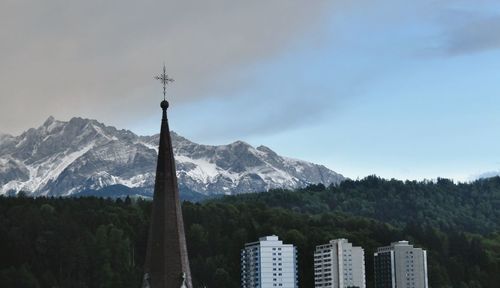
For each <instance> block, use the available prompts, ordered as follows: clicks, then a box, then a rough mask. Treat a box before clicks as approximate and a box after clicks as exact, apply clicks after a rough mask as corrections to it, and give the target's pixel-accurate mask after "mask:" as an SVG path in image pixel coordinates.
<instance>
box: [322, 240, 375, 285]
mask: <svg viewBox="0 0 500 288" xmlns="http://www.w3.org/2000/svg"><path fill="white" fill-rule="evenodd" d="M314 287H316V288H319V287H321V288H325V287H327V288H346V287H359V288H365V287H366V281H365V252H364V250H363V248H361V247H355V246H352V244H351V243H349V242H348V241H347V240H346V239H336V240H331V241H330V242H329V243H328V244H324V245H319V246H316V251H315V252H314Z"/></svg>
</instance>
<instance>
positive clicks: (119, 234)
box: [0, 177, 500, 288]
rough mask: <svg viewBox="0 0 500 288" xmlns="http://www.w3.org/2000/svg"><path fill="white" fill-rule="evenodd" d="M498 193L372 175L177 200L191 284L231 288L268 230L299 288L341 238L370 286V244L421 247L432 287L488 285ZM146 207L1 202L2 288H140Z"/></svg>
mask: <svg viewBox="0 0 500 288" xmlns="http://www.w3.org/2000/svg"><path fill="white" fill-rule="evenodd" d="M499 193H500V179H499V178H493V179H489V180H481V181H478V182H475V183H472V184H459V185H455V184H453V183H451V182H450V181H447V180H440V181H437V182H436V183H428V182H425V183H419V182H399V181H386V180H382V179H379V178H376V177H369V178H366V179H363V180H360V181H347V182H344V183H343V184H342V185H341V186H339V187H329V188H325V187H324V186H322V185H317V186H311V187H309V188H308V189H302V190H299V191H293V192H292V191H271V192H270V193H262V194H248V195H242V196H236V197H227V198H223V199H218V200H211V201H208V202H204V203H195V204H194V203H189V202H185V203H184V204H183V212H184V218H185V225H186V233H187V242H188V249H189V256H190V261H191V269H192V273H193V276H194V280H195V287H203V286H206V287H218V288H220V287H227V288H230V287H239V278H240V276H239V273H240V271H239V269H240V267H239V258H240V249H241V248H242V247H243V245H244V243H245V242H250V241H255V240H256V239H257V238H258V237H260V236H264V235H270V234H276V235H278V236H280V238H282V239H283V240H284V241H285V242H286V243H293V244H295V245H297V246H298V252H299V273H300V275H299V281H300V282H299V284H300V287H304V288H307V287H313V255H312V253H313V250H314V247H315V245H318V244H323V243H326V242H327V241H328V240H330V239H333V238H340V237H343V238H348V239H349V240H350V241H351V242H353V243H354V244H355V245H361V246H363V247H364V249H365V257H366V268H367V271H366V272H367V284H368V287H373V285H372V284H373V256H372V255H373V252H374V250H375V249H376V247H379V246H384V245H387V244H389V243H390V242H391V241H396V240H402V239H406V240H410V241H411V242H412V243H413V244H415V245H417V246H420V247H423V248H425V249H427V250H428V251H429V255H428V258H429V259H428V260H429V284H430V286H431V287H459V288H467V287H470V288H476V287H478V288H479V287H491V288H496V287H498V283H500V233H498V231H499V229H498V225H500V224H499V218H498V211H497V210H498V203H499V202H498V199H499ZM150 204H151V203H150V202H148V201H142V200H138V201H131V200H130V199H125V200H120V199H119V200H116V201H115V200H110V199H98V198H37V199H33V198H26V197H18V198H8V197H0V259H1V261H0V287H135V288H136V287H140V279H141V270H142V264H143V261H144V258H145V257H144V252H145V248H146V236H147V229H148V222H149V215H150V208H151V205H150ZM380 210H382V211H380ZM358 215H361V216H358ZM370 218H373V219H370Z"/></svg>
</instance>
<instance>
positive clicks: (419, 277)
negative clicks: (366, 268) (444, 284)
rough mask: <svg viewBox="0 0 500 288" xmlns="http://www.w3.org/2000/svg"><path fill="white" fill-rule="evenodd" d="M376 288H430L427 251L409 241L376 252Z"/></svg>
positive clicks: (395, 243) (381, 248) (393, 244)
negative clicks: (415, 246)
mask: <svg viewBox="0 0 500 288" xmlns="http://www.w3.org/2000/svg"><path fill="white" fill-rule="evenodd" d="M374 268H375V288H428V287H429V286H428V284H427V251H425V250H423V249H421V248H414V247H413V245H410V244H409V243H408V241H399V242H394V243H391V245H390V246H386V247H380V248H378V249H377V252H375V259H374Z"/></svg>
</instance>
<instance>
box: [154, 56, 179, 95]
mask: <svg viewBox="0 0 500 288" xmlns="http://www.w3.org/2000/svg"><path fill="white" fill-rule="evenodd" d="M154 78H155V79H156V80H160V81H161V83H163V100H166V95H167V85H168V83H169V82H174V79H172V78H169V77H168V75H167V69H166V68H165V63H164V64H163V73H162V74H161V75H159V76H155V77H154Z"/></svg>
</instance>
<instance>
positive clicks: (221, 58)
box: [0, 0, 348, 133]
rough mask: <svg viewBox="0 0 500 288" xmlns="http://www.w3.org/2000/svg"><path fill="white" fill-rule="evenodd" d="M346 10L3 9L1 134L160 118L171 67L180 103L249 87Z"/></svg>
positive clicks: (172, 5)
mask: <svg viewBox="0 0 500 288" xmlns="http://www.w3.org/2000/svg"><path fill="white" fill-rule="evenodd" d="M344 2H348V1H344V0H338V1H326V0H324V1H323V0H318V1H313V2H312V1H304V0H287V1H280V0H266V1H264V0H262V1H233V0H212V1H193V0H178V1H152V0H145V1H132V0H120V1H118V0H110V1H101V0H89V1H67V0H48V1H36V0H5V1H2V2H1V3H0V41H1V43H2V45H0V131H2V132H9V133H19V132H20V131H21V130H23V129H26V128H28V127H32V126H34V125H36V123H41V122H42V121H43V120H44V118H46V117H47V116H48V115H54V116H55V117H56V118H59V119H67V118H69V117H72V116H75V115H82V116H85V117H91V118H97V119H99V120H101V121H104V122H106V123H110V124H115V125H117V124H126V123H127V121H133V120H134V119H138V118H140V117H144V115H148V113H152V112H155V111H156V108H157V107H156V106H157V102H158V99H159V97H160V95H159V92H160V90H161V88H160V86H157V85H155V84H154V83H153V82H152V81H153V80H152V74H153V73H154V71H159V69H160V68H161V67H160V66H161V62H162V61H163V60H165V61H166V62H167V66H168V69H169V71H170V73H171V74H172V75H173V76H174V78H175V79H176V83H175V85H173V86H172V88H171V93H172V94H173V95H176V97H177V98H174V99H173V100H172V101H174V102H176V101H192V100H195V99H198V98H199V97H204V96H206V95H217V94H219V93H222V92H227V90H228V89H229V90H231V89H237V88H238V87H239V85H240V84H241V83H243V82H244V81H247V80H248V79H245V78H244V77H243V78H241V77H238V76H239V74H238V72H239V71H240V68H241V67H244V66H245V65H249V64H251V63H253V62H255V61H261V60H265V59H267V58H269V57H272V56H274V55H276V54H279V53H281V52H283V51H286V49H287V47H288V46H289V45H291V44H292V43H293V42H294V41H297V39H300V38H301V37H302V36H304V35H306V34H312V35H314V34H315V33H316V32H318V31H320V30H321V24H322V22H323V21H324V20H325V18H326V16H327V11H328V10H329V8H330V7H331V6H332V5H343V4H344ZM318 34H319V32H318ZM155 96H157V97H156V98H155ZM121 126H123V125H121Z"/></svg>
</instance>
